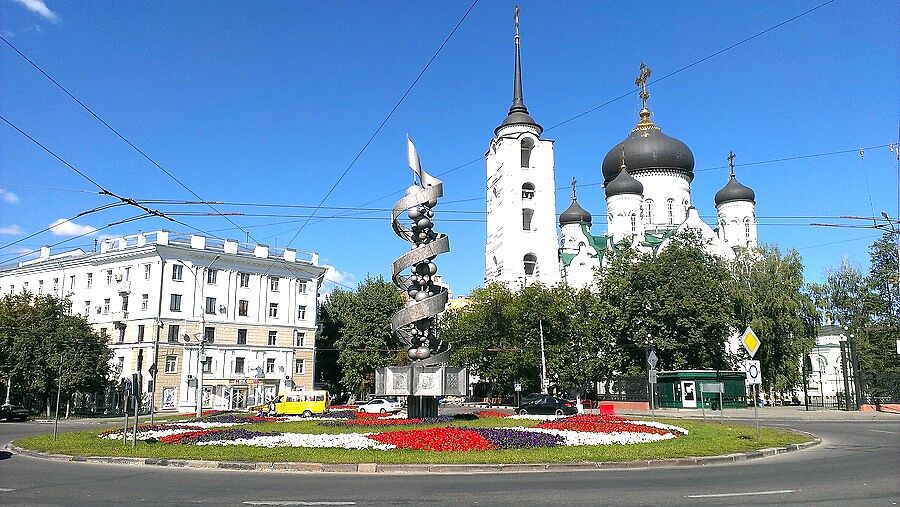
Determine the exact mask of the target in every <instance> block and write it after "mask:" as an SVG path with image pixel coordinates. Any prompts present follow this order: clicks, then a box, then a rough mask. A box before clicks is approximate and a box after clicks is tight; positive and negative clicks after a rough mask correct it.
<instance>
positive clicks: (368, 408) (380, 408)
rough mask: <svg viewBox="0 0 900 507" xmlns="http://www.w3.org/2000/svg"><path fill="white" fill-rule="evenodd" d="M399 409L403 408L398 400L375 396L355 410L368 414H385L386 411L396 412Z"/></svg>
mask: <svg viewBox="0 0 900 507" xmlns="http://www.w3.org/2000/svg"><path fill="white" fill-rule="evenodd" d="M401 409H403V405H402V404H401V403H400V402H399V401H388V400H385V399H383V398H375V399H374V400H369V402H368V403H366V404H365V405H360V406H359V408H357V409H356V411H357V412H366V413H369V414H387V413H388V412H390V413H392V414H396V413H397V412H399V411H400V410H401Z"/></svg>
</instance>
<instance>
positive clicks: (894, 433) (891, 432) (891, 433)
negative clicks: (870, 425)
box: [869, 430, 897, 435]
mask: <svg viewBox="0 0 900 507" xmlns="http://www.w3.org/2000/svg"><path fill="white" fill-rule="evenodd" d="M869 431H874V432H875V433H887V434H888V435H896V434H897V432H896V431H885V430H869Z"/></svg>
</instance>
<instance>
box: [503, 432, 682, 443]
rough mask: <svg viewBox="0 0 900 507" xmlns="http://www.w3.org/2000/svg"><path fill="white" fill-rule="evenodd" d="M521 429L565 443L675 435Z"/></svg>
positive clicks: (647, 439) (629, 440)
mask: <svg viewBox="0 0 900 507" xmlns="http://www.w3.org/2000/svg"><path fill="white" fill-rule="evenodd" d="M521 430H522V431H530V432H533V433H547V434H549V435H558V436H561V437H563V439H565V445H612V444H620V445H627V444H643V443H647V442H656V441H659V440H669V439H672V438H675V435H673V434H671V433H666V434H664V435H660V434H658V433H638V432H630V431H614V432H612V433H592V432H587V431H573V430H556V429H545V428H521Z"/></svg>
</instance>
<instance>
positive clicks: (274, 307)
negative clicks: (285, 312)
mask: <svg viewBox="0 0 900 507" xmlns="http://www.w3.org/2000/svg"><path fill="white" fill-rule="evenodd" d="M269 317H271V318H273V319H277V318H278V303H269Z"/></svg>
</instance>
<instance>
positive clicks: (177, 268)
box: [172, 264, 184, 282]
mask: <svg viewBox="0 0 900 507" xmlns="http://www.w3.org/2000/svg"><path fill="white" fill-rule="evenodd" d="M183 277H184V266H182V265H181V264H172V280H175V281H176V282H180V281H182V280H183V279H184V278H183Z"/></svg>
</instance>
